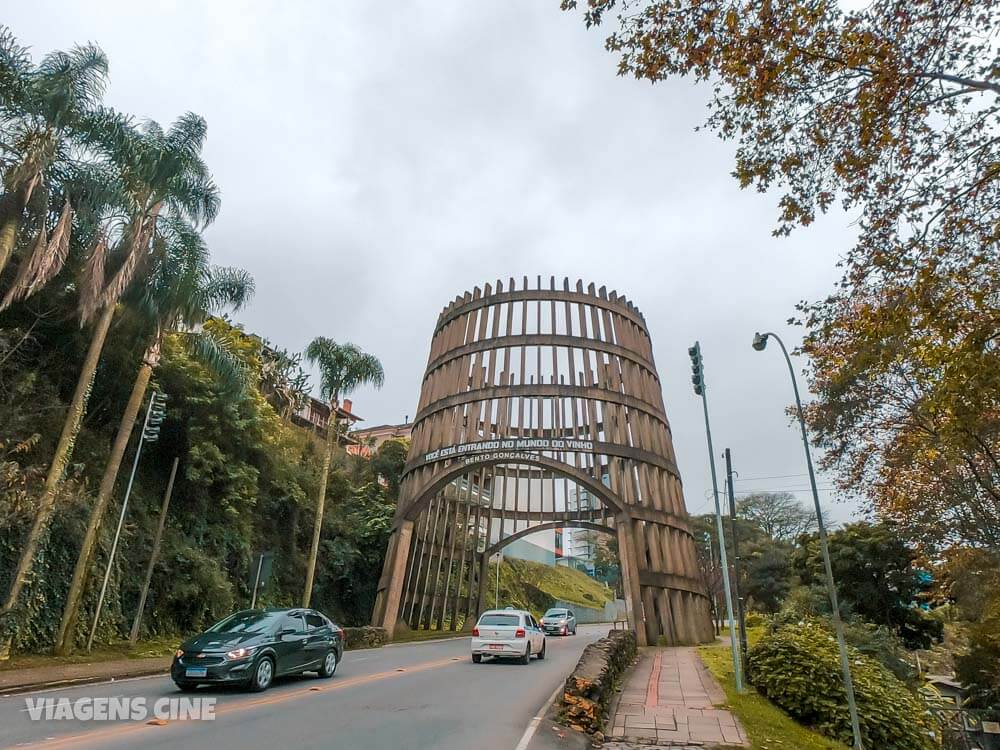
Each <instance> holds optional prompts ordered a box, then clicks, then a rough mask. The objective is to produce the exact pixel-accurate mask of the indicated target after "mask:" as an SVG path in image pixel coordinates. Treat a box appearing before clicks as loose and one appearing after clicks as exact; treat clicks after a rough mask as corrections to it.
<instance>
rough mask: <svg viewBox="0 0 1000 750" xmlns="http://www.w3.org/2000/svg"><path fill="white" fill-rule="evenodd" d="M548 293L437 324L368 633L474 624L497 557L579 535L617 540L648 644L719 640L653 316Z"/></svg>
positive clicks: (458, 307)
mask: <svg viewBox="0 0 1000 750" xmlns="http://www.w3.org/2000/svg"><path fill="white" fill-rule="evenodd" d="M542 287H543V284H542V280H541V278H540V277H539V278H538V280H537V283H536V284H535V285H534V287H533V288H531V287H530V286H529V283H528V279H527V278H525V279H524V280H523V282H522V284H521V286H520V288H518V287H517V285H516V284H515V282H514V279H510V281H509V282H508V283H507V284H506V285H504V284H503V283H502V282H501V281H497V282H496V284H495V285H490V284H486V285H485V286H484V288H483V289H479V288H478V287H477V288H476V289H474V290H473V291H472V292H471V293H468V292H467V293H466V294H465V295H463V296H461V297H457V298H456V299H455V300H454V301H453V302H452V303H451V304H450V305H448V306H447V307H446V308H445V309H444V310H443V311H442V313H441V315H440V316H439V317H438V321H437V325H436V326H435V328H434V337H433V339H432V342H431V351H430V357H429V361H428V364H427V369H426V372H425V374H424V380H423V386H422V389H421V394H420V403H419V405H418V411H417V415H416V417H415V419H414V426H413V435H412V446H411V449H410V453H409V457H408V460H407V464H406V467H405V470H404V476H403V482H402V486H401V489H400V499H399V508H398V510H397V513H396V517H395V520H394V525H393V531H392V535H391V538H390V541H389V546H388V550H387V555H386V562H385V567H384V570H383V573H382V577H381V580H380V581H379V587H378V596H377V599H376V604H375V612H374V615H373V622H374V623H375V624H377V625H382V626H384V627H386V628H388V629H389V631H390V633H391V632H393V631H394V630H395V628H396V626H397V624H398V623H404V622H405V623H406V624H407V625H409V626H410V627H411V628H421V629H423V628H437V629H459V628H462V627H463V626H466V627H471V624H472V622H473V621H474V619H475V617H476V616H477V614H478V613H479V612H481V611H482V610H483V608H484V604H485V603H486V602H485V594H486V589H487V586H486V583H487V582H486V578H487V576H488V570H489V568H488V563H489V558H490V556H491V555H492V554H494V553H495V552H496V551H497V550H499V549H501V548H503V547H504V546H505V545H507V544H509V543H510V542H512V541H513V540H515V539H518V538H520V537H523V536H525V535H527V534H530V533H532V532H535V531H540V530H544V529H555V528H569V527H576V528H586V529H592V530H594V531H596V532H602V533H607V534H611V535H614V537H615V538H617V542H618V552H619V561H620V567H621V571H622V580H623V584H624V588H625V598H626V604H627V610H628V613H629V619H630V622H631V624H632V625H633V627H634V628H635V629H636V632H637V635H638V638H639V641H640V643H641V644H646V643H655V642H656V641H657V640H658V639H659V638H660V637H664V638H665V639H666V640H667V641H668V642H670V643H677V644H682V643H688V644H689V643H698V642H704V641H707V640H711V639H712V637H713V633H712V626H711V622H710V615H709V604H708V599H707V598H706V596H705V590H704V586H703V584H702V581H701V579H700V577H699V573H698V564H697V560H696V553H695V540H694V538H693V536H692V534H691V530H690V528H689V526H688V521H687V513H686V510H685V507H684V497H683V493H682V488H681V481H680V476H679V475H678V472H677V465H676V462H675V457H674V449H673V445H672V442H671V435H670V425H669V423H668V421H667V417H666V413H665V411H664V407H663V395H662V391H661V386H660V379H659V376H658V375H657V372H656V366H655V364H654V362H653V352H652V346H651V343H650V338H649V333H648V331H647V328H646V322H645V319H644V318H643V316H642V313H640V312H639V310H638V309H637V308H636V307H635V306H634V305H633V304H632V303H631V302H629V301H628V300H626V299H625V298H624V297H621V296H619V295H618V294H616V293H615V292H611V293H608V292H607V290H606V289H605V288H604V287H601V288H600V289H595V288H594V285H593V284H591V285H590V286H589V287H587V288H586V289H584V286H583V284H582V283H581V282H577V283H576V285H575V288H572V289H571V288H570V283H569V280H568V279H566V280H564V281H563V284H562V288H561V289H559V288H557V286H556V283H555V279H554V278H552V279H551V280H550V283H549V285H548V288H542ZM490 604H492V602H490Z"/></svg>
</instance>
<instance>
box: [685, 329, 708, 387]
mask: <svg viewBox="0 0 1000 750" xmlns="http://www.w3.org/2000/svg"><path fill="white" fill-rule="evenodd" d="M688 356H689V357H691V384H692V385H694V392H695V393H697V394H698V395H699V396H701V395H704V393H705V372H704V369H703V367H702V361H701V344H699V343H698V342H697V341H695V342H694V346H692V347H690V348H689V349H688Z"/></svg>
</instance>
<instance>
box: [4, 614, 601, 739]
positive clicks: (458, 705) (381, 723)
mask: <svg viewBox="0 0 1000 750" xmlns="http://www.w3.org/2000/svg"><path fill="white" fill-rule="evenodd" d="M607 629H608V626H606V625H602V626H598V625H593V626H580V630H579V634H578V635H576V636H570V637H566V638H551V637H550V638H549V639H548V648H547V657H546V659H545V660H544V661H537V660H535V659H533V660H532V661H531V663H530V664H528V665H526V666H524V665H518V664H514V663H512V662H492V661H490V662H484V663H482V664H473V663H472V662H471V660H470V657H469V639H468V638H457V639H453V640H447V641H437V642H431V643H420V644H408V645H399V646H388V647H386V648H382V649H372V650H366V651H350V652H347V653H346V654H345V655H344V660H343V662H342V663H341V664H340V666H339V667H338V669H337V674H336V676H334V678H333V679H331V680H321V679H317V678H315V677H312V676H305V677H296V678H291V679H287V680H283V681H278V682H277V683H276V684H275V685H274V686H273V687H272V688H271V689H270V690H268V691H267V692H265V693H243V692H239V691H235V690H229V689H226V690H206V689H205V688H202V689H200V690H199V691H197V692H196V693H194V695H195V696H212V697H215V698H216V699H217V701H216V706H215V719H214V720H211V721H205V720H173V721H168V722H167V723H165V724H162V725H151V724H148V723H146V721H140V722H136V721H114V722H112V721H79V720H75V719H66V720H45V719H44V718H43V719H40V720H32V719H31V718H30V716H29V713H28V710H27V708H26V706H27V704H26V699H38V698H56V699H59V698H63V697H66V698H69V699H70V700H76V699H78V698H82V697H91V698H93V697H105V696H108V697H112V696H114V697H121V696H128V697H139V696H142V697H145V698H146V701H147V704H148V705H149V706H152V705H153V704H154V703H155V701H156V700H157V699H159V698H162V697H178V698H179V697H182V694H181V693H180V692H178V691H177V690H176V688H175V687H174V684H173V683H172V682H171V681H170V679H169V678H168V677H165V676H163V677H147V678H139V679H133V680H123V681H119V682H112V683H103V684H96V685H86V686H81V687H75V688H65V689H58V690H52V691H49V692H44V693H29V694H22V695H17V696H10V697H6V698H0V747H2V748H8V747H31V748H36V747H37V748H60V749H61V748H101V749H102V750H103V749H104V748H108V749H109V750H110V749H112V748H132V747H136V748H138V747H141V748H143V750H154V748H164V749H167V748H169V749H170V750H173V749H174V748H210V750H227V749H228V748H241V749H242V750H246V749H247V748H252V749H254V750H257V749H258V748H277V749H278V750H293V749H294V750H300V749H301V750H308V748H324V750H326V749H328V748H345V749H347V748H349V749H350V750H367V749H369V748H370V749H371V750H384V749H385V748H407V749H409V748H442V749H443V750H450V749H454V750H469V748H476V750H514V749H515V747H516V746H517V745H518V742H519V741H520V739H521V737H522V735H523V734H524V731H525V729H526V728H527V727H528V725H529V724H530V723H531V721H532V718H533V717H534V716H535V715H536V714H537V713H538V712H539V710H540V709H541V708H542V706H543V704H544V703H545V702H546V700H547V699H548V698H549V697H550V696H551V695H552V693H553V691H554V690H555V689H556V688H557V686H558V685H559V684H560V683H562V682H563V681H564V680H565V679H566V676H567V675H568V674H569V672H570V671H571V670H572V669H573V667H574V666H575V664H576V662H577V660H578V659H579V656H580V653H581V652H582V651H583V649H584V647H585V646H586V645H587V644H588V643H590V642H592V641H594V640H596V639H598V638H600V637H601V636H603V635H604V634H605V633H606V632H607ZM183 697H188V695H183Z"/></svg>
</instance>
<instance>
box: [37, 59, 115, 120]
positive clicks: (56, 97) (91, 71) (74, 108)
mask: <svg viewBox="0 0 1000 750" xmlns="http://www.w3.org/2000/svg"><path fill="white" fill-rule="evenodd" d="M107 82H108V58H107V55H105V54H104V52H103V51H102V50H101V48H100V47H98V46H97V45H96V44H84V45H77V46H75V47H73V48H72V49H70V50H69V51H68V52H64V51H61V50H59V51H55V52H50V53H49V54H47V55H46V56H45V57H44V58H42V61H41V63H39V65H38V70H37V74H36V76H35V79H34V84H35V85H34V89H35V99H36V101H37V104H38V107H39V112H40V114H42V115H43V116H44V117H45V118H46V120H47V121H48V122H49V123H51V124H52V126H54V127H55V128H56V129H57V130H59V129H62V128H64V127H66V126H67V125H69V124H71V123H72V121H73V119H74V118H75V117H76V116H77V115H79V114H80V113H81V112H83V111H85V110H87V109H90V108H91V107H94V106H97V105H98V104H99V103H100V101H101V99H102V98H103V96H104V90H105V88H106V87H107Z"/></svg>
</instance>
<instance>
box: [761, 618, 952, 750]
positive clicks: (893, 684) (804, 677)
mask: <svg viewBox="0 0 1000 750" xmlns="http://www.w3.org/2000/svg"><path fill="white" fill-rule="evenodd" d="M748 656H749V669H748V676H749V678H750V680H751V682H752V683H753V684H754V685H755V686H756V687H757V689H758V690H759V691H760V692H761V693H763V694H764V695H766V696H767V697H768V698H769V699H770V700H771V701H773V702H774V703H776V704H777V705H779V706H781V708H783V709H784V710H785V711H787V712H788V713H789V714H791V715H792V716H794V717H795V718H797V719H798V720H799V721H801V722H803V723H805V724H807V725H809V726H812V727H815V728H816V729H818V730H819V731H820V732H822V733H823V734H826V735H827V736H829V737H834V738H836V739H839V740H841V741H842V742H844V743H845V744H847V745H850V744H851V725H850V717H849V716H848V711H847V696H846V693H845V691H844V685H843V682H842V680H841V674H840V662H839V656H838V652H837V643H836V640H835V639H834V637H833V633H832V632H831V631H829V630H827V629H826V628H824V627H823V626H821V625H820V624H818V623H817V622H815V621H809V620H805V621H801V622H798V623H794V624H789V625H785V626H784V627H780V628H777V629H775V630H774V631H773V632H770V633H769V634H768V636H767V637H766V638H761V639H760V641H759V642H758V643H757V644H756V645H754V646H753V647H752V648H751V649H750V651H749V655H748ZM850 660H851V673H852V676H853V678H854V692H855V697H856V699H857V705H858V713H859V718H860V722H861V732H862V736H863V737H864V742H865V747H873V748H880V750H931V748H934V747H935V746H936V743H935V742H934V741H933V740H932V739H931V736H930V731H931V729H932V725H931V724H930V723H929V722H928V719H927V716H926V713H925V708H924V706H923V705H922V704H921V701H920V699H919V698H918V697H917V696H916V695H914V694H913V693H912V692H910V691H909V690H907V689H906V687H905V686H904V685H903V684H902V683H900V682H899V680H897V679H896V678H895V677H894V676H893V675H892V673H890V672H889V671H888V670H887V669H885V668H884V667H883V666H882V665H881V664H879V663H878V662H876V661H875V660H873V659H870V658H868V657H866V656H864V655H863V654H861V653H860V652H858V651H856V650H854V649H853V648H852V649H850Z"/></svg>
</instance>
